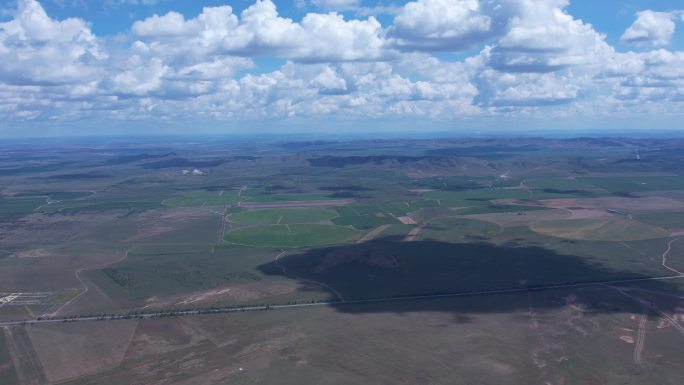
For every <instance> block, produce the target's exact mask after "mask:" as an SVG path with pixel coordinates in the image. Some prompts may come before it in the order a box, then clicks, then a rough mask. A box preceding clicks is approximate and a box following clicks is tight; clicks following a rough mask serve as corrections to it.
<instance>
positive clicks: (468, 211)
mask: <svg viewBox="0 0 684 385" xmlns="http://www.w3.org/2000/svg"><path fill="white" fill-rule="evenodd" d="M546 209H547V208H546V207H539V206H523V205H488V206H478V207H467V208H463V209H459V210H458V211H457V212H458V213H459V214H460V215H472V214H490V213H519V212H525V211H536V210H546Z"/></svg>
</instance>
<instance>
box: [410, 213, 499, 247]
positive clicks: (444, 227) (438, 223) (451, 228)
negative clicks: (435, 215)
mask: <svg viewBox="0 0 684 385" xmlns="http://www.w3.org/2000/svg"><path fill="white" fill-rule="evenodd" d="M497 231H499V226H497V225H495V224H493V223H489V222H484V221H478V220H474V219H460V218H459V219H456V218H442V219H438V220H435V221H433V222H430V223H429V224H428V225H427V227H425V228H424V229H423V230H422V231H421V232H420V235H419V239H424V240H428V239H429V240H434V241H440V242H462V241H464V240H467V239H468V238H469V237H474V238H478V237H487V236H491V235H492V234H495V233H496V232H497Z"/></svg>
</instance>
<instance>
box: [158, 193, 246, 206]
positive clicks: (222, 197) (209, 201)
mask: <svg viewBox="0 0 684 385" xmlns="http://www.w3.org/2000/svg"><path fill="white" fill-rule="evenodd" d="M239 200H240V197H239V191H238V190H229V191H203V190H199V191H191V192H186V193H183V194H182V195H180V196H177V197H173V198H169V199H166V200H164V201H163V202H162V203H163V204H164V205H165V206H169V207H199V206H223V205H230V204H234V203H237V202H238V201H239Z"/></svg>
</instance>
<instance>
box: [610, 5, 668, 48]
mask: <svg viewBox="0 0 684 385" xmlns="http://www.w3.org/2000/svg"><path fill="white" fill-rule="evenodd" d="M674 17H675V15H674V13H671V12H654V11H651V10H646V11H641V12H639V13H637V19H636V20H635V21H634V23H632V25H631V26H629V28H627V30H626V31H625V33H623V34H622V36H621V37H620V41H622V42H623V43H629V44H637V45H645V44H648V45H654V46H657V45H667V44H670V39H671V38H672V34H674V31H675V23H674V20H673V19H674Z"/></svg>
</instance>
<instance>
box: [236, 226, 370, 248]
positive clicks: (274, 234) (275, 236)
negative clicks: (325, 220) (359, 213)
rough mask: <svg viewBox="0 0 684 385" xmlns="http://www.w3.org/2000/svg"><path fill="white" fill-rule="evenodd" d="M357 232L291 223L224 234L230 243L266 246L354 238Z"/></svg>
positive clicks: (316, 244) (327, 243)
mask: <svg viewBox="0 0 684 385" xmlns="http://www.w3.org/2000/svg"><path fill="white" fill-rule="evenodd" d="M358 236H359V232H357V231H355V230H352V229H349V228H346V227H341V226H332V225H314V224H293V225H264V226H253V227H246V228H241V229H237V230H233V231H231V232H229V233H227V234H226V236H225V240H226V241H227V242H230V243H235V244H239V245H250V246H266V247H310V246H319V245H329V244H335V243H344V242H347V241H350V240H354V239H355V238H357V237H358Z"/></svg>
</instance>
